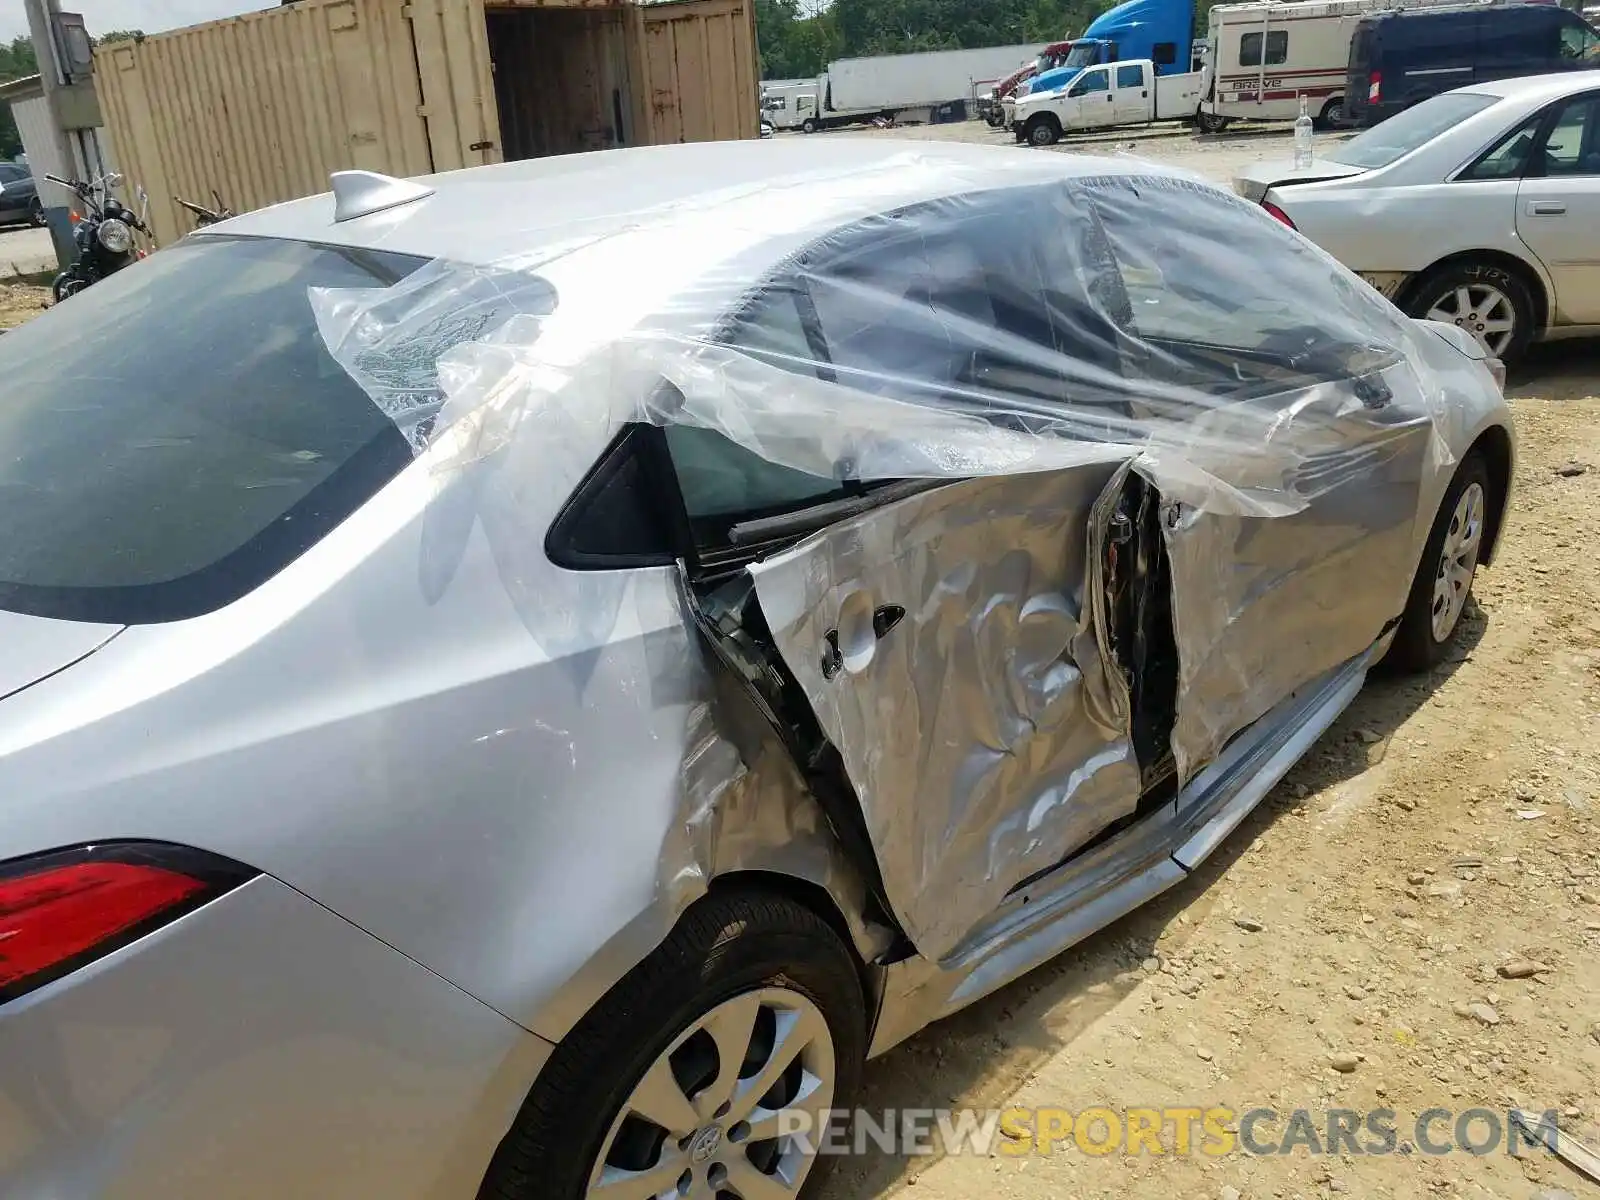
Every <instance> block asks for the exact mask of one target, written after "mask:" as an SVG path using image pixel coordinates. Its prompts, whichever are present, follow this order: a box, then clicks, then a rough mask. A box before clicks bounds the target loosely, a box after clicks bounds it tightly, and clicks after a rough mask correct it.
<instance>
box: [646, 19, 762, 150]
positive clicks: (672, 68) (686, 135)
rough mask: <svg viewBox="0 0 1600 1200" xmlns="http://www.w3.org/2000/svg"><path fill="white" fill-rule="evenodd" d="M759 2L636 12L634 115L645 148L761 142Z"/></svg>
mask: <svg viewBox="0 0 1600 1200" xmlns="http://www.w3.org/2000/svg"><path fill="white" fill-rule="evenodd" d="M753 4H754V0H678V2H675V3H666V4H650V5H644V6H641V7H639V8H637V9H636V10H634V11H635V13H636V16H637V26H638V30H639V40H640V48H639V52H638V55H637V58H636V61H637V63H638V70H637V72H636V76H637V80H638V83H639V85H640V86H639V88H638V96H637V101H638V103H637V107H636V111H637V112H638V113H639V117H640V119H641V121H642V132H643V136H642V137H640V138H639V140H640V141H642V142H653V143H657V144H660V143H666V142H711V141H720V140H724V139H729V138H747V137H755V136H756V135H757V133H758V132H759V119H760V113H759V109H760V104H759V95H760V83H759V81H758V78H757V75H758V66H757V59H756V45H755V16H754V11H753Z"/></svg>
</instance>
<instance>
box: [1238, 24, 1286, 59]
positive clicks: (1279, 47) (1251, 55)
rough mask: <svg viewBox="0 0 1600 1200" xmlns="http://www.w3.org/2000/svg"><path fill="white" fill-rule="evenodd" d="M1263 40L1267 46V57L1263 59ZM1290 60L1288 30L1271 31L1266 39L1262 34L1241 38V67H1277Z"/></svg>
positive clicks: (1244, 35) (1245, 35)
mask: <svg viewBox="0 0 1600 1200" xmlns="http://www.w3.org/2000/svg"><path fill="white" fill-rule="evenodd" d="M1263 40H1264V41H1265V45H1266V57H1265V59H1263V57H1262V45H1263ZM1288 58H1289V31H1288V30H1287V29H1270V30H1268V31H1267V32H1266V34H1265V36H1264V39H1263V35H1262V34H1260V33H1246V34H1242V35H1240V37H1239V65H1240V66H1241V67H1260V66H1268V67H1275V66H1278V65H1280V64H1282V63H1284V62H1287V61H1288Z"/></svg>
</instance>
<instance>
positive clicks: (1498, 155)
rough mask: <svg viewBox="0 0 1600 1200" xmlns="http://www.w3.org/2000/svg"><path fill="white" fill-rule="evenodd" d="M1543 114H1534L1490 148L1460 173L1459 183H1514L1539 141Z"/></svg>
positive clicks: (1525, 168) (1525, 167) (1525, 166)
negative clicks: (1479, 181)
mask: <svg viewBox="0 0 1600 1200" xmlns="http://www.w3.org/2000/svg"><path fill="white" fill-rule="evenodd" d="M1543 122H1544V114H1543V113H1537V114H1535V115H1534V116H1531V117H1529V118H1528V119H1527V120H1526V121H1524V122H1522V124H1520V125H1518V126H1517V127H1516V128H1515V129H1513V130H1512V131H1511V132H1510V133H1508V134H1506V136H1505V137H1503V138H1501V139H1500V140H1499V141H1498V142H1496V143H1495V144H1494V145H1493V146H1491V147H1490V148H1489V150H1488V152H1487V153H1486V154H1484V155H1483V157H1482V158H1480V159H1478V161H1477V162H1475V163H1473V164H1472V165H1471V166H1469V167H1468V168H1467V169H1466V170H1465V171H1463V172H1461V174H1460V176H1459V178H1461V179H1517V178H1519V177H1520V176H1521V175H1522V173H1523V172H1524V171H1525V170H1527V168H1528V156H1529V154H1530V153H1531V152H1532V151H1533V147H1534V143H1535V142H1537V141H1538V140H1539V126H1540V125H1541V124H1542V123H1543Z"/></svg>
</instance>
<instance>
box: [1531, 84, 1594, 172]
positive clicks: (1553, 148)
mask: <svg viewBox="0 0 1600 1200" xmlns="http://www.w3.org/2000/svg"><path fill="white" fill-rule="evenodd" d="M1543 172H1544V174H1546V175H1600V96H1585V97H1581V98H1579V99H1577V100H1569V101H1568V102H1567V105H1566V107H1565V108H1563V109H1562V111H1561V115H1560V116H1559V117H1557V118H1556V123H1555V126H1554V128H1552V129H1551V130H1550V138H1549V140H1548V141H1547V142H1546V143H1545V148H1544V163H1543Z"/></svg>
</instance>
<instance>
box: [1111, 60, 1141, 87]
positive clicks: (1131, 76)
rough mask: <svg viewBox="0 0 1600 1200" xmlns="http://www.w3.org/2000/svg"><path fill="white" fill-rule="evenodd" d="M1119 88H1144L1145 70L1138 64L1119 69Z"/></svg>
mask: <svg viewBox="0 0 1600 1200" xmlns="http://www.w3.org/2000/svg"><path fill="white" fill-rule="evenodd" d="M1117 86H1118V87H1119V88H1136V87H1143V86H1144V68H1143V67H1141V66H1140V65H1139V64H1138V63H1131V64H1129V65H1128V66H1126V67H1118V68H1117Z"/></svg>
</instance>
